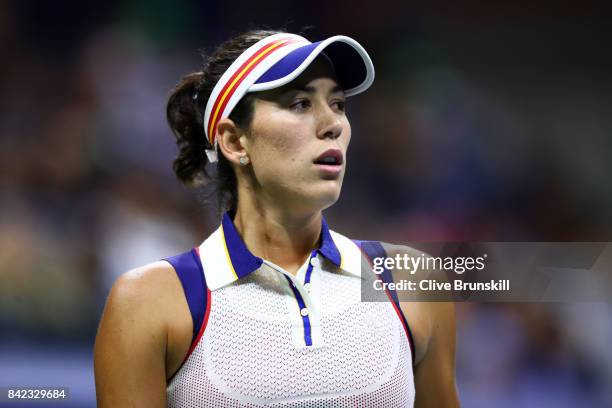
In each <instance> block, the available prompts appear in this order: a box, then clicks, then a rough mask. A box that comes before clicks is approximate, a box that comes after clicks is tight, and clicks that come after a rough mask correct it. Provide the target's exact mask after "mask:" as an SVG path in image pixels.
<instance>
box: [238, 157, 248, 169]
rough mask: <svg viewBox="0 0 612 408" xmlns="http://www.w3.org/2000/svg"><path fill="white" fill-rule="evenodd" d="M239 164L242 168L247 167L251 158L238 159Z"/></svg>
mask: <svg viewBox="0 0 612 408" xmlns="http://www.w3.org/2000/svg"><path fill="white" fill-rule="evenodd" d="M238 163H240V165H241V166H243V167H244V166H246V165H247V164H249V156H240V158H239V159H238Z"/></svg>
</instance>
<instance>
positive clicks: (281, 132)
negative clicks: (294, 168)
mask: <svg viewBox="0 0 612 408" xmlns="http://www.w3.org/2000/svg"><path fill="white" fill-rule="evenodd" d="M252 130H253V132H252V135H253V144H252V149H251V150H252V153H253V155H254V156H256V157H253V159H254V160H257V161H261V160H274V161H275V162H276V163H287V162H291V161H297V160H299V159H300V152H303V151H304V146H305V145H306V138H307V135H308V126H307V124H304V123H303V122H302V121H295V120H288V119H285V120H278V119H276V120H274V121H272V120H269V121H267V123H261V122H260V123H259V124H258V125H257V126H254V127H253V128H252ZM258 159H259V160H258ZM268 164H269V163H268Z"/></svg>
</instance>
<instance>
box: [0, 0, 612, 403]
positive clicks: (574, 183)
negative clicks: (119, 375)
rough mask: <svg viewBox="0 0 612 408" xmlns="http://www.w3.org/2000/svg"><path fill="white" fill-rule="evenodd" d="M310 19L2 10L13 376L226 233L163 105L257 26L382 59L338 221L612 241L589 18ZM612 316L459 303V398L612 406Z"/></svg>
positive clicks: (374, 235) (75, 341) (118, 8)
mask: <svg viewBox="0 0 612 408" xmlns="http://www.w3.org/2000/svg"><path fill="white" fill-rule="evenodd" d="M311 6H312V8H314V9H316V8H317V7H319V12H315V11H313V10H312V9H307V8H306V7H305V6H304V5H296V6H295V7H297V9H295V10H293V11H292V12H291V13H290V10H289V9H286V10H285V8H283V7H288V6H287V5H284V6H279V7H280V9H276V12H277V14H275V15H274V17H270V14H269V13H268V14H266V13H267V11H269V10H270V9H274V6H273V5H270V7H269V8H267V7H263V8H262V9H261V10H258V11H253V12H252V13H251V14H246V15H245V13H241V12H240V10H235V9H233V8H231V7H230V6H229V5H223V4H221V3H218V4H207V5H203V4H200V2H195V1H191V2H185V3H184V6H181V8H178V7H177V6H176V5H175V4H174V3H170V2H168V3H164V2H161V1H157V0H156V1H153V2H143V1H138V0H132V1H123V2H110V3H104V4H102V2H95V1H94V2H92V3H90V2H76V1H69V2H66V3H65V4H64V5H63V6H60V5H58V3H56V2H50V1H42V2H17V1H8V2H0V57H1V59H2V61H3V63H2V64H1V65H0V231H1V233H0V265H1V267H0V282H1V283H0V372H1V371H2V370H5V369H7V368H6V367H7V365H6V364H3V361H4V362H6V360H3V358H6V356H7V355H9V354H10V353H11V349H10V347H13V346H12V345H15V344H21V345H23V344H24V343H25V344H30V345H31V347H32V348H33V349H39V350H40V349H41V348H42V349H44V347H49V346H50V345H61V346H65V345H69V346H74V347H75V349H79V350H81V349H83V347H85V348H86V349H87V350H90V347H91V346H92V344H93V339H94V336H95V330H96V326H97V323H98V319H99V316H100V313H101V310H102V307H103V305H104V301H105V297H106V295H107V293H108V290H109V288H110V286H111V285H112V283H113V281H114V280H115V279H116V277H117V276H118V275H120V274H121V273H123V272H125V271H126V270H129V269H130V268H133V267H136V266H138V265H142V264H145V263H149V262H152V261H155V260H158V259H161V258H163V257H166V256H169V255H173V254H175V253H178V252H182V251H183V250H185V249H188V248H190V247H192V246H194V245H196V244H198V243H199V242H200V241H201V240H202V239H203V238H205V237H206V236H207V235H208V234H209V233H210V232H212V230H213V228H215V227H216V225H217V223H218V221H219V218H218V212H217V210H216V209H215V208H214V207H213V206H211V205H208V204H207V202H208V198H209V197H210V194H211V193H210V191H207V190H200V191H191V190H189V189H187V188H185V187H182V186H181V185H180V184H179V182H178V181H177V180H176V179H175V177H174V174H173V172H172V169H171V164H172V160H173V158H174V156H175V155H176V153H177V149H176V145H175V143H174V140H173V137H172V134H171V132H170V131H169V129H168V127H167V125H166V123H165V104H166V101H167V96H168V92H169V90H170V89H171V88H172V87H173V85H174V84H175V83H176V82H178V80H179V79H180V78H181V77H182V76H183V75H185V74H187V73H189V72H191V71H193V70H197V69H198V67H199V66H200V64H201V58H200V56H199V52H198V49H201V48H204V51H210V49H211V47H213V46H214V45H215V44H217V43H218V42H219V41H221V40H223V39H225V38H227V37H228V36H230V35H231V34H235V33H238V32H240V31H243V30H245V29H247V28H251V27H260V26H261V24H259V22H260V21H261V22H262V24H266V25H269V26H271V27H272V28H275V27H281V26H286V27H288V28H289V29H293V30H299V29H301V28H303V27H304V26H306V25H311V26H312V27H313V28H311V29H309V30H307V31H306V34H305V35H306V36H307V37H309V38H311V39H313V40H318V39H321V38H322V37H323V36H325V35H331V34H338V33H342V34H348V35H351V36H354V37H355V38H356V39H358V40H359V41H360V42H361V43H362V44H364V45H365V47H366V49H368V50H369V51H370V52H371V56H372V59H373V61H374V64H375V66H376V68H377V79H376V82H375V86H374V87H373V88H371V90H369V91H368V92H367V93H365V94H364V95H361V96H358V97H356V98H353V100H350V101H349V104H348V115H349V119H350V120H351V124H352V127H353V138H352V142H351V148H350V150H349V156H348V172H347V176H346V178H345V184H344V187H343V193H342V197H341V199H340V201H339V202H338V203H337V204H336V205H335V206H334V207H332V208H330V209H329V210H328V211H327V212H326V216H327V219H328V222H329V223H330V225H331V226H332V228H334V229H336V230H338V231H340V232H342V233H344V234H346V235H348V236H351V237H354V238H361V239H380V240H384V241H392V242H407V241H443V240H457V241H460V240H472V241H478V240H480V241H609V236H610V232H611V231H612V212H611V211H609V209H610V208H611V205H610V204H611V203H612V186H610V182H609V174H610V173H611V171H612V160H610V158H611V151H612V150H611V146H610V144H611V143H610V139H609V134H610V131H611V130H612V120H610V117H609V110H610V107H611V102H612V101H611V98H612V96H611V95H612V93H611V92H609V91H610V85H611V84H612V81H611V80H610V78H609V77H608V76H607V75H606V72H609V71H608V70H607V69H606V68H610V65H607V66H606V65H605V63H606V61H604V60H603V59H601V54H602V53H605V49H604V48H605V46H604V45H603V44H604V43H605V41H606V39H609V38H605V37H604V36H603V34H601V33H600V32H599V31H598V29H597V27H598V26H597V24H596V22H592V24H591V25H589V24H585V25H573V23H571V22H570V20H569V19H565V18H564V16H563V15H561V16H557V17H556V19H547V18H545V17H540V18H539V19H529V18H526V16H521V15H516V16H515V18H514V20H512V19H511V20H506V19H504V18H501V17H500V16H497V15H495V13H492V16H489V14H486V13H480V14H479V13H471V12H465V11H464V13H463V14H461V13H459V15H456V13H454V12H453V10H448V11H447V13H442V14H440V15H433V14H431V13H430V10H412V12H411V10H403V11H402V12H399V11H397V12H394V11H393V10H391V9H389V10H387V11H384V10H380V9H378V8H376V9H375V7H373V6H372V5H370V6H367V7H364V8H363V9H361V10H353V11H354V12H358V13H361V18H360V17H353V19H344V20H342V19H339V18H333V17H332V16H334V15H335V14H334V13H336V14H341V13H342V11H341V10H342V7H343V6H341V5H340V3H339V2H331V3H327V2H326V3H324V2H321V1H315V2H314V3H313V4H311ZM322 9H324V10H327V11H328V12H327V13H323V12H321V11H320V10H322ZM419 11H420V12H421V14H419ZM468 11H469V10H468ZM472 11H473V10H472ZM283 13H286V15H285V14H283ZM404 13H405V14H404ZM221 16H225V19H227V17H228V16H231V17H232V18H231V19H230V20H231V21H232V23H231V25H224V24H220V23H219V22H218V21H217V20H218V19H219V18H221ZM419 16H420V17H419ZM200 17H201V18H200ZM587 17H588V16H587ZM587 17H583V18H587ZM489 18H491V19H493V21H489ZM345 20H346V21H345ZM225 21H227V20H225ZM484 23H488V24H484ZM475 26H477V27H480V29H479V30H478V29H475V28H474V27H475ZM572 30H573V31H572ZM541 33H545V34H544V35H540V34H541ZM598 40H600V41H601V43H598V42H597V41H598ZM602 64H603V65H602ZM213 201H214V200H213ZM611 310H612V308H611V307H610V304H606V303H582V304H570V303H567V304H562V303H554V304H472V303H468V304H461V305H458V336H457V338H458V350H457V364H458V366H457V375H458V383H459V392H460V396H461V399H462V401H463V402H464V406H466V407H511V406H512V407H547V406H551V407H553V406H554V407H566V406H567V407H570V406H572V407H573V406H576V405H578V404H580V405H581V406H589V407H599V406H601V407H603V406H612V392H611V391H610V389H611V387H610V386H611V385H612V355H611V354H610V353H609V351H608V345H609V344H610V343H611V342H612V321H611V319H610V317H609V316H610V311H611ZM32 364H33V365H34V366H35V363H32ZM6 378H10V374H7V373H0V379H4V380H6ZM4 385H8V384H1V383H0V386H4Z"/></svg>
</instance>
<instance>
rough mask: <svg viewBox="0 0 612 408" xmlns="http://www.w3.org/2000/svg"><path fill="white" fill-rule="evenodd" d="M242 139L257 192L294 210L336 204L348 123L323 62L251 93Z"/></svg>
mask: <svg viewBox="0 0 612 408" xmlns="http://www.w3.org/2000/svg"><path fill="white" fill-rule="evenodd" d="M244 139H245V140H243V141H244V143H245V144H246V145H247V146H248V147H247V151H248V155H249V158H250V159H251V163H252V171H253V177H252V178H253V179H254V180H253V185H254V186H253V187H254V189H258V190H259V191H257V192H258V193H260V194H263V195H264V197H266V198H268V199H271V200H275V202H277V203H278V202H281V203H283V204H284V205H286V206H291V208H293V209H295V210H298V211H300V210H301V211H316V210H321V209H324V208H327V207H329V206H330V205H332V204H333V203H334V202H336V200H337V199H338V197H339V195H340V189H341V187H342V179H343V177H344V171H345V168H346V151H347V148H348V145H349V141H350V139H351V127H350V124H349V121H348V119H347V117H346V112H345V96H344V92H343V91H342V89H341V88H340V87H339V86H338V83H337V81H336V79H335V76H334V73H333V70H332V68H331V66H330V64H329V62H327V60H325V59H323V58H318V59H317V60H315V62H313V63H312V64H311V65H310V67H309V68H308V69H307V70H306V71H304V72H303V73H302V75H300V76H299V77H298V78H296V79H295V80H294V81H292V82H291V83H289V84H287V85H286V86H284V87H282V88H278V89H274V90H271V91H267V92H260V93H258V94H256V98H255V102H254V116H253V120H252V123H251V127H250V128H249V130H248V132H247V134H246V135H245V136H244ZM279 200H280V201H279Z"/></svg>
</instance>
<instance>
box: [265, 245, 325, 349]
mask: <svg viewBox="0 0 612 408" xmlns="http://www.w3.org/2000/svg"><path fill="white" fill-rule="evenodd" d="M266 263H268V262H266ZM269 266H270V267H272V268H273V269H275V270H276V271H278V272H280V273H282V274H283V275H284V276H285V280H286V282H287V285H285V286H284V289H285V300H286V301H285V303H286V306H287V309H288V313H289V316H290V321H291V338H292V340H293V343H294V346H296V347H308V348H317V347H320V346H321V345H322V336H321V311H320V308H319V305H320V302H319V301H318V294H319V290H318V282H319V275H320V268H321V262H320V260H319V258H318V254H317V251H313V252H312V253H311V255H310V257H309V259H308V261H307V262H306V263H305V264H304V265H302V267H301V268H300V269H299V270H298V272H297V273H296V276H293V275H291V274H290V273H288V272H286V271H285V270H283V269H282V268H280V267H278V266H276V265H274V264H269Z"/></svg>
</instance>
